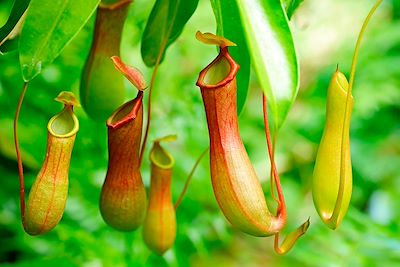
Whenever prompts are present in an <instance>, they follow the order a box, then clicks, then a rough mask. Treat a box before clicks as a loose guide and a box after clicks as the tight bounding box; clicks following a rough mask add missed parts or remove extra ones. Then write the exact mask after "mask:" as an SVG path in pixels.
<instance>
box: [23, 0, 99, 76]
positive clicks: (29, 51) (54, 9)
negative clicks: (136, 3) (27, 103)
mask: <svg viewBox="0 0 400 267" xmlns="http://www.w3.org/2000/svg"><path fill="white" fill-rule="evenodd" d="M99 2H100V0H87V1H69V0H52V1H50V0H32V1H31V4H30V6H29V10H28V14H27V17H26V21H25V24H24V27H23V29H22V32H21V38H20V64H21V68H22V75H23V78H24V80H25V81H29V80H32V79H33V78H34V77H35V76H36V75H37V74H39V73H40V72H41V71H42V68H43V67H45V66H46V65H48V64H49V63H51V62H52V61H53V60H54V59H55V58H56V57H57V56H58V55H59V54H60V53H61V51H62V49H63V48H64V47H65V46H66V45H67V44H68V43H69V42H70V41H71V40H72V38H73V37H74V36H75V35H76V34H77V33H78V32H79V30H80V29H81V28H82V27H83V26H84V25H85V23H86V21H87V20H88V19H89V18H90V16H91V15H92V13H93V12H94V10H95V8H96V7H97V5H98V3H99Z"/></svg>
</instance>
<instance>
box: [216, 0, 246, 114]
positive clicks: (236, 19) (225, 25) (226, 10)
mask: <svg viewBox="0 0 400 267" xmlns="http://www.w3.org/2000/svg"><path fill="white" fill-rule="evenodd" d="M211 4H212V7H213V10H214V15H215V19H216V21H217V34H218V35H220V36H223V37H225V38H227V39H229V40H231V41H233V42H234V43H236V44H237V47H231V48H230V49H229V51H230V54H231V55H232V57H233V58H234V59H235V61H236V62H237V63H238V64H239V65H240V70H239V72H238V74H237V76H236V79H237V108H238V110H237V111H238V114H240V112H241V111H242V109H243V106H244V104H245V102H246V98H247V91H248V87H249V79H250V55H249V50H248V48H247V44H246V38H245V33H244V29H243V26H242V23H241V20H240V14H239V10H238V7H237V5H236V2H235V1H231V0H211Z"/></svg>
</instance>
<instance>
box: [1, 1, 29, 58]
mask: <svg viewBox="0 0 400 267" xmlns="http://www.w3.org/2000/svg"><path fill="white" fill-rule="evenodd" d="M29 2H30V0H15V2H14V5H13V7H12V9H11V12H10V16H9V17H8V19H7V22H6V23H5V24H4V25H3V26H2V27H1V28H0V52H1V53H5V52H9V51H11V50H14V49H16V48H17V45H15V44H18V43H17V42H16V37H17V36H18V34H19V31H20V27H21V24H22V21H23V20H24V18H23V15H24V13H25V11H26V9H27V7H28V5H29ZM20 21H21V22H20ZM19 22H20V23H19ZM10 43H12V45H10ZM3 46H5V47H3Z"/></svg>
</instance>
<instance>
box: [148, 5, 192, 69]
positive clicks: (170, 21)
mask: <svg viewBox="0 0 400 267" xmlns="http://www.w3.org/2000/svg"><path fill="white" fill-rule="evenodd" d="M198 2H199V1H198V0H185V1H184V0H157V1H156V3H155V4H154V7H153V9H152V10H151V13H150V16H149V19H148V21H147V24H146V28H145V30H144V33H143V37H142V46H141V52H142V58H143V61H144V63H145V64H146V65H147V66H149V67H150V66H154V65H155V64H156V62H157V61H159V62H161V61H162V59H163V58H164V54H165V51H166V49H167V47H168V46H169V45H170V44H172V43H173V42H174V41H175V40H176V39H177V38H178V37H179V35H180V34H181V32H182V30H183V27H184V26H185V24H186V22H187V21H188V20H189V19H190V17H191V16H192V14H193V13H194V11H195V10H196V7H197V4H198ZM158 58H160V59H159V60H157V59H158Z"/></svg>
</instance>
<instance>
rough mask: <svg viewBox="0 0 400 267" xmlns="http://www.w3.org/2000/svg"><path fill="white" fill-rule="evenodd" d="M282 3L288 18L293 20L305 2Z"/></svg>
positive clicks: (291, 0)
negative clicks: (295, 13)
mask: <svg viewBox="0 0 400 267" xmlns="http://www.w3.org/2000/svg"><path fill="white" fill-rule="evenodd" d="M282 2H283V5H284V7H285V10H286V14H287V16H288V18H289V19H292V16H293V14H294V12H295V11H296V10H297V8H298V7H299V6H300V4H301V3H303V2H304V0H283V1H282Z"/></svg>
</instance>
